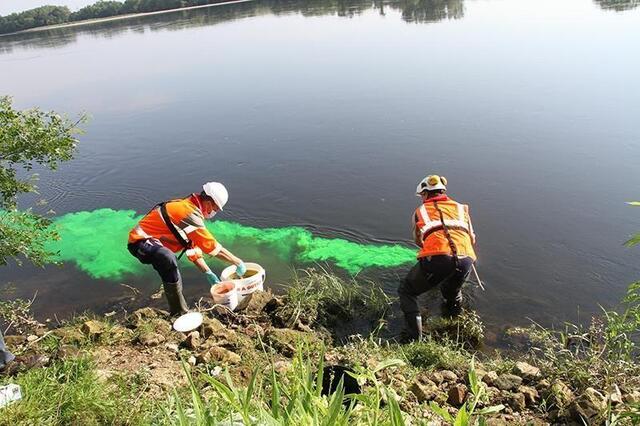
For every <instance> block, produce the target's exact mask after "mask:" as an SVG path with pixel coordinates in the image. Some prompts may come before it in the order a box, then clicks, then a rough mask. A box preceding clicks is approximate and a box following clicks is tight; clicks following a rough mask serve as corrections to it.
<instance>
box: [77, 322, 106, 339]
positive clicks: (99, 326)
mask: <svg viewBox="0 0 640 426" xmlns="http://www.w3.org/2000/svg"><path fill="white" fill-rule="evenodd" d="M81 330H82V332H83V333H84V334H85V335H86V336H87V337H89V338H90V339H91V340H94V339H97V338H99V337H100V336H101V335H102V333H104V332H105V330H106V326H105V324H104V323H103V322H101V321H97V320H89V321H85V322H84V323H83V324H82V327H81Z"/></svg>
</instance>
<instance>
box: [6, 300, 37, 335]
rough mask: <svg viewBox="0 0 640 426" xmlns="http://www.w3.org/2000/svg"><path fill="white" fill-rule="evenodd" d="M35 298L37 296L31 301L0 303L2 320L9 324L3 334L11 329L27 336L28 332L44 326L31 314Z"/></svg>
mask: <svg viewBox="0 0 640 426" xmlns="http://www.w3.org/2000/svg"><path fill="white" fill-rule="evenodd" d="M35 298H36V296H34V297H33V299H31V300H24V299H14V300H2V301H0V319H2V320H3V321H4V322H5V323H7V324H8V326H7V329H6V330H4V331H3V334H4V333H6V331H7V330H9V329H11V328H13V329H14V330H15V331H16V332H17V333H18V334H25V333H26V332H27V331H30V330H34V329H36V328H38V327H40V326H42V324H40V322H38V321H37V320H36V319H35V318H34V317H33V314H32V313H31V305H32V304H33V302H34V300H35Z"/></svg>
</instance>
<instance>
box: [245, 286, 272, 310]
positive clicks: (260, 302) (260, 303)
mask: <svg viewBox="0 0 640 426" xmlns="http://www.w3.org/2000/svg"><path fill="white" fill-rule="evenodd" d="M271 299H273V294H271V292H270V291H259V290H258V291H254V292H253V293H251V295H250V296H249V297H246V298H245V299H244V300H243V301H242V305H243V306H241V307H240V309H244V312H245V313H246V314H248V315H259V314H260V313H262V311H263V310H264V307H265V306H267V304H268V303H269V302H270V301H271Z"/></svg>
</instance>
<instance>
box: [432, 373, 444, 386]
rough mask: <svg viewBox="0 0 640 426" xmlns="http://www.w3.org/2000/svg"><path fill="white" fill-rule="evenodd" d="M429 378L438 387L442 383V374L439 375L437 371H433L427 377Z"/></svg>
mask: <svg viewBox="0 0 640 426" xmlns="http://www.w3.org/2000/svg"><path fill="white" fill-rule="evenodd" d="M429 378H430V379H431V381H432V382H433V383H435V384H436V385H440V384H441V383H442V382H444V377H442V374H440V372H438V371H434V372H433V373H431V374H430V375H429Z"/></svg>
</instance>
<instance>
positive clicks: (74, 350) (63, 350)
mask: <svg viewBox="0 0 640 426" xmlns="http://www.w3.org/2000/svg"><path fill="white" fill-rule="evenodd" d="M81 354H82V350H80V349H79V348H78V347H77V346H74V345H61V346H60V347H59V348H58V352H57V353H56V357H57V358H58V359H67V358H78V357H79V356H80V355H81Z"/></svg>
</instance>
